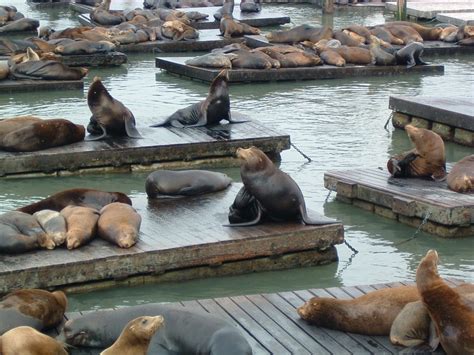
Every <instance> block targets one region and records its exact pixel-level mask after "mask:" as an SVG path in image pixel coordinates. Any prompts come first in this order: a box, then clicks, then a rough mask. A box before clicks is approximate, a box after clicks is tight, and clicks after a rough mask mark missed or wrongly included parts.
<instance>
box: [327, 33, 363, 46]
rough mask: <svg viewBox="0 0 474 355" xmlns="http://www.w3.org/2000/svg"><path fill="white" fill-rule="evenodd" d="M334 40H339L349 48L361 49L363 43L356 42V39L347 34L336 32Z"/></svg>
mask: <svg viewBox="0 0 474 355" xmlns="http://www.w3.org/2000/svg"><path fill="white" fill-rule="evenodd" d="M333 36H334V39H337V40H338V41H339V42H341V44H342V45H343V46H348V47H359V46H360V45H361V43H360V42H359V41H356V40H355V39H354V38H352V37H351V36H349V35H348V34H347V33H345V32H343V31H334V34H333Z"/></svg>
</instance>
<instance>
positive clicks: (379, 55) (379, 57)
mask: <svg viewBox="0 0 474 355" xmlns="http://www.w3.org/2000/svg"><path fill="white" fill-rule="evenodd" d="M369 48H370V53H371V54H372V57H374V59H375V65H384V66H386V65H395V64H396V63H397V60H396V58H395V56H394V55H392V54H390V53H388V52H386V51H384V50H383V49H382V48H380V44H378V43H371V44H370V46H369Z"/></svg>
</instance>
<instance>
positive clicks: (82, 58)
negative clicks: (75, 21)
mask: <svg viewBox="0 0 474 355" xmlns="http://www.w3.org/2000/svg"><path fill="white" fill-rule="evenodd" d="M8 59H10V56H0V60H8ZM59 60H60V61H61V62H62V63H63V64H66V65H68V66H70V67H103V66H117V65H122V64H125V63H127V55H126V54H124V53H121V52H108V53H97V54H79V55H64V56H60V59H59Z"/></svg>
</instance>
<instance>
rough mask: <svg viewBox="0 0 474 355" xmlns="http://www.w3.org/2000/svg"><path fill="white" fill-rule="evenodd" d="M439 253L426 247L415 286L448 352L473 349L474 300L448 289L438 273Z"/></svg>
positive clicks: (470, 351)
mask: <svg viewBox="0 0 474 355" xmlns="http://www.w3.org/2000/svg"><path fill="white" fill-rule="evenodd" d="M438 260H439V259H438V253H437V252H436V251H435V250H429V251H428V252H427V254H426V256H425V257H424V258H423V259H422V260H421V262H420V265H419V266H418V269H417V271H416V286H417V287H418V292H419V293H420V296H421V300H422V301H423V304H424V305H425V307H426V308H427V310H428V313H429V315H430V317H431V319H432V320H433V322H434V325H435V328H436V331H437V334H438V335H439V338H440V339H439V340H440V343H441V346H442V347H443V349H444V351H446V353H447V354H448V355H451V354H456V355H458V354H459V355H461V354H472V353H473V352H474V302H468V301H467V300H466V299H465V298H464V297H463V296H461V295H459V294H458V293H457V292H456V291H454V290H453V289H452V288H450V287H449V286H448V285H447V284H446V283H445V282H444V280H443V279H442V278H441V277H440V276H439V274H438Z"/></svg>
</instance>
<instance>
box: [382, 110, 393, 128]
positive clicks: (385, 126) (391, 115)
mask: <svg viewBox="0 0 474 355" xmlns="http://www.w3.org/2000/svg"><path fill="white" fill-rule="evenodd" d="M392 118H393V111H392V113H391V114H390V116H388V120H387V122H385V125H384V126H383V129H384V130H386V131H388V129H387V126H388V123H389V122H390V120H391V119H392Z"/></svg>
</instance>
